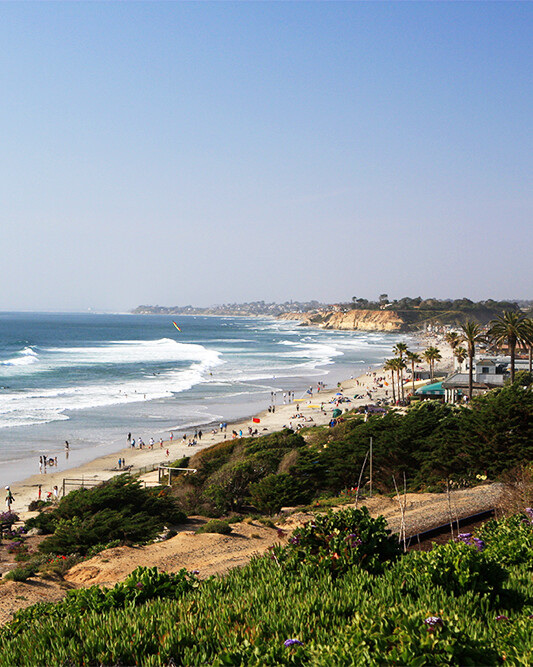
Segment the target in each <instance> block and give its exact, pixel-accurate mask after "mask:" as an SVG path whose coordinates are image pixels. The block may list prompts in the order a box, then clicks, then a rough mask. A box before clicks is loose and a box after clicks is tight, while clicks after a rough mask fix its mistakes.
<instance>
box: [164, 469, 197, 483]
mask: <svg viewBox="0 0 533 667" xmlns="http://www.w3.org/2000/svg"><path fill="white" fill-rule="evenodd" d="M164 471H166V472H164ZM173 472H185V473H189V472H193V473H195V472H196V468H171V467H170V466H166V465H160V466H159V467H158V476H157V477H158V484H161V478H162V477H163V476H166V475H168V486H170V485H171V484H172V473H173Z"/></svg>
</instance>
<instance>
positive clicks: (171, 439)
mask: <svg viewBox="0 0 533 667" xmlns="http://www.w3.org/2000/svg"><path fill="white" fill-rule="evenodd" d="M173 440H174V433H173V432H172V431H170V442H172V441H173Z"/></svg>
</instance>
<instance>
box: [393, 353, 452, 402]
mask: <svg viewBox="0 0 533 667" xmlns="http://www.w3.org/2000/svg"><path fill="white" fill-rule="evenodd" d="M392 351H393V352H394V355H395V356H394V357H393V358H392V359H387V360H386V361H385V364H384V368H385V370H386V371H390V373H391V384H392V400H393V402H394V403H396V386H397V387H398V400H399V401H402V402H403V401H404V400H405V394H404V383H403V371H404V369H405V368H407V363H406V361H408V362H409V363H410V364H411V377H412V381H413V394H414V392H415V364H420V363H421V362H422V361H423V360H425V361H427V363H428V364H429V369H430V373H431V381H433V376H434V371H435V362H436V361H440V359H442V356H441V353H440V350H439V349H438V348H437V347H433V346H430V347H428V348H427V349H426V350H424V352H422V354H421V355H420V354H418V352H411V350H409V349H408V347H407V345H406V344H405V343H397V344H396V345H395V346H394V347H393V349H392ZM395 376H396V384H395Z"/></svg>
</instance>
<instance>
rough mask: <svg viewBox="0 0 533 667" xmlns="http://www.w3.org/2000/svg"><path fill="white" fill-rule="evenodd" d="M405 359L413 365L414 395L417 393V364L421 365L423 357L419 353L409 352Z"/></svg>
mask: <svg viewBox="0 0 533 667" xmlns="http://www.w3.org/2000/svg"><path fill="white" fill-rule="evenodd" d="M405 357H406V358H407V360H408V361H409V362H410V363H411V373H412V380H413V394H414V393H415V364H419V363H420V362H421V361H422V357H421V356H420V355H419V354H418V353H417V352H410V351H409V350H407V352H406V353H405Z"/></svg>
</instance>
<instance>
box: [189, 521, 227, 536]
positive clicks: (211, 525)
mask: <svg viewBox="0 0 533 667" xmlns="http://www.w3.org/2000/svg"><path fill="white" fill-rule="evenodd" d="M196 532H197V533H220V534H221V535H229V534H230V533H231V526H230V525H229V523H228V522H227V521H222V520H221V519H211V521H208V522H207V523H206V524H205V525H204V526H201V527H200V528H198V530H197V531H196Z"/></svg>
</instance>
